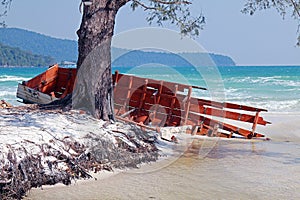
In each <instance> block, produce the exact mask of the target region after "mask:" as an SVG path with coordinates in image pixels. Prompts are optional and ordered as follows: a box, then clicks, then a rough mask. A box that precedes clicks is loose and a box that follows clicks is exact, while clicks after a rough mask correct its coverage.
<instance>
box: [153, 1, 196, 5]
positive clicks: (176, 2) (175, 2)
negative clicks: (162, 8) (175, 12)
mask: <svg viewBox="0 0 300 200" xmlns="http://www.w3.org/2000/svg"><path fill="white" fill-rule="evenodd" d="M151 1H153V2H155V3H161V4H166V5H175V4H177V5H181V4H186V5H188V4H192V3H191V2H189V1H179V0H177V1H176V0H175V1H162V0H151Z"/></svg>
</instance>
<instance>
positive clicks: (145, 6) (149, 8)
mask: <svg viewBox="0 0 300 200" xmlns="http://www.w3.org/2000/svg"><path fill="white" fill-rule="evenodd" d="M133 2H134V3H136V4H138V5H140V6H141V7H143V8H144V9H145V10H156V9H157V8H155V7H151V6H147V5H146V4H144V3H142V2H140V1H137V0H133Z"/></svg>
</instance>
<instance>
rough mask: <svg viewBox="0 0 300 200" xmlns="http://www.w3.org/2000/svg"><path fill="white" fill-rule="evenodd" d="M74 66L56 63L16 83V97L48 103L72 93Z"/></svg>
mask: <svg viewBox="0 0 300 200" xmlns="http://www.w3.org/2000/svg"><path fill="white" fill-rule="evenodd" d="M76 72H77V70H76V69H75V68H62V67H59V66H58V65H57V64H56V65H53V66H50V67H49V69H48V70H46V71H45V72H44V73H42V74H40V75H38V76H36V77H34V78H32V79H30V80H28V81H23V82H22V83H21V84H18V89H17V97H18V98H20V99H23V102H24V103H36V104H49V103H51V102H53V101H55V100H58V99H61V98H64V97H65V96H67V95H68V94H70V93H72V91H73V86H74V82H75V79H76Z"/></svg>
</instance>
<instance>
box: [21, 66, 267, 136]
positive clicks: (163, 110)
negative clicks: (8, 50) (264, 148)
mask: <svg viewBox="0 0 300 200" xmlns="http://www.w3.org/2000/svg"><path fill="white" fill-rule="evenodd" d="M76 73H77V71H76V69H74V68H62V67H59V66H58V65H53V66H51V67H50V68H49V69H48V70H46V71H45V72H44V73H42V74H40V75H38V76H36V77H34V78H32V79H30V80H28V81H24V82H22V83H20V84H19V85H18V89H17V97H18V98H20V99H22V100H23V102H24V103H36V104H49V103H51V102H53V101H56V100H58V99H61V98H64V97H65V96H67V95H68V94H70V93H72V91H73V87H74V83H75V81H76ZM112 78H113V85H114V109H115V116H116V118H117V119H119V120H123V121H126V122H130V123H135V124H137V125H139V126H142V127H144V128H149V129H153V130H157V131H159V127H178V126H189V127H191V128H190V129H189V131H188V133H190V134H197V135H207V136H218V137H227V138H232V137H239V138H245V139H251V138H263V137H265V136H264V134H262V133H258V132H256V128H257V125H262V126H265V125H267V124H270V122H268V121H265V120H264V119H263V117H261V116H260V113H261V112H267V110H265V109H260V108H255V107H251V106H246V105H239V104H234V103H229V102H216V101H211V100H207V99H201V98H196V97H193V96H192V90H193V89H200V90H206V89H205V88H202V87H198V86H191V85H185V84H180V83H174V82H167V81H163V80H154V79H149V78H142V77H138V76H132V75H126V74H121V73H119V72H118V71H116V72H115V73H114V74H113V75H112ZM236 122H238V123H236ZM243 124H245V126H242V125H243ZM245 127H248V128H245ZM249 127H250V128H249Z"/></svg>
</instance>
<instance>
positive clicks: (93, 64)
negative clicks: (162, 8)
mask: <svg viewBox="0 0 300 200" xmlns="http://www.w3.org/2000/svg"><path fill="white" fill-rule="evenodd" d="M127 1H128V0H124V1H122V0H92V5H84V4H83V16H82V22H81V26H80V29H79V30H78V31H77V34H78V37H79V40H78V51H79V56H78V61H77V70H78V71H77V81H76V84H75V88H74V92H73V97H72V107H73V108H74V109H82V110H86V111H87V112H89V113H90V114H92V115H93V116H94V117H95V118H98V119H103V120H109V119H113V118H114V117H113V116H114V111H113V88H112V77H111V39H112V36H113V32H114V25H115V17H116V14H117V11H118V10H119V8H120V7H121V6H122V5H124V4H125V3H126V2H127Z"/></svg>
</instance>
